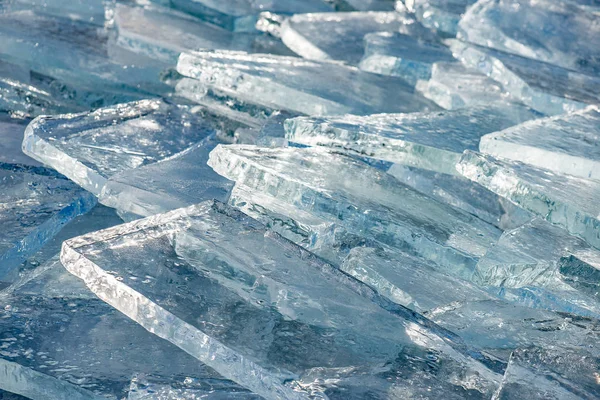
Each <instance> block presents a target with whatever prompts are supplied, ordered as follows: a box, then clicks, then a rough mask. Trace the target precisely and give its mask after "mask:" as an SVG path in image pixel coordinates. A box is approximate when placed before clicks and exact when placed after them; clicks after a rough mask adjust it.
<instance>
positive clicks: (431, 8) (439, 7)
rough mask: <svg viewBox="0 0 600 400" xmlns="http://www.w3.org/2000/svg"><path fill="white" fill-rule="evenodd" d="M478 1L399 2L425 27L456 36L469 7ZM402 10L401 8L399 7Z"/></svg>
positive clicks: (415, 0) (435, 0)
mask: <svg viewBox="0 0 600 400" xmlns="http://www.w3.org/2000/svg"><path fill="white" fill-rule="evenodd" d="M476 1H477V0H398V3H402V2H404V6H405V7H406V8H407V9H408V10H409V11H412V12H414V13H415V16H416V18H417V19H418V20H419V22H421V23H422V24H423V25H424V26H426V27H428V28H429V29H432V30H434V31H436V32H438V34H440V35H442V36H455V35H456V33H457V31H458V23H459V21H460V19H461V17H462V15H463V14H464V12H465V11H466V10H467V8H468V7H469V6H471V5H472V4H473V3H475V2H476ZM397 8H400V7H397Z"/></svg>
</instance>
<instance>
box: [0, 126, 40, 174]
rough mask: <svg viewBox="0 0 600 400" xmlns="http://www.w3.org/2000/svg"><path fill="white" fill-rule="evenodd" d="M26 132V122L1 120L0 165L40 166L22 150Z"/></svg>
mask: <svg viewBox="0 0 600 400" xmlns="http://www.w3.org/2000/svg"><path fill="white" fill-rule="evenodd" d="M24 130H25V124H24V121H21V120H11V119H3V118H0V163H8V164H23V165H32V166H40V163H38V162H37V161H35V160H34V159H33V158H31V157H28V156H26V155H25V154H23V151H22V150H21V143H22V142H23V131H24Z"/></svg>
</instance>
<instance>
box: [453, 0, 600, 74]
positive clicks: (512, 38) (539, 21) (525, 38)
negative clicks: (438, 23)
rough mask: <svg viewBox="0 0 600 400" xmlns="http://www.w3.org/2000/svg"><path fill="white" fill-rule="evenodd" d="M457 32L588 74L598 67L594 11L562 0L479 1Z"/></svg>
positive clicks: (599, 29) (599, 30) (599, 33)
mask: <svg viewBox="0 0 600 400" xmlns="http://www.w3.org/2000/svg"><path fill="white" fill-rule="evenodd" d="M459 29H460V33H459V37H460V38H462V39H464V40H466V41H469V42H472V43H476V44H479V45H482V46H488V47H492V48H495V49H497V50H501V51H505V52H509V53H514V54H518V55H521V56H523V57H528V58H532V59H536V60H539V61H543V62H547V63H551V64H555V65H558V66H561V67H563V68H567V69H570V70H574V71H579V72H582V73H585V74H589V75H592V76H597V75H598V73H599V72H600V25H599V24H598V15H596V13H594V12H590V11H589V10H588V9H585V8H583V7H580V6H578V5H576V4H574V2H573V1H564V0H524V1H520V2H519V3H518V7H517V6H515V3H514V2H512V1H510V0H479V1H478V2H477V3H476V4H475V5H474V6H473V7H471V8H470V9H469V10H468V12H467V13H466V14H465V16H464V17H463V18H462V19H461V21H460V28H459Z"/></svg>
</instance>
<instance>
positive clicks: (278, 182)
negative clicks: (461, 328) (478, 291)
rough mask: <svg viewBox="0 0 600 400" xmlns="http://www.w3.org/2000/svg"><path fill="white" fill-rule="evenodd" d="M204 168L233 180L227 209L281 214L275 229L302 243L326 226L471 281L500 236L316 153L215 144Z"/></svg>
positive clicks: (361, 167)
mask: <svg viewBox="0 0 600 400" xmlns="http://www.w3.org/2000/svg"><path fill="white" fill-rule="evenodd" d="M208 164H209V165H210V166H211V167H212V168H213V169H214V170H215V171H216V172H217V173H219V174H221V175H223V176H225V177H226V178H228V179H231V180H233V181H235V182H236V190H234V193H232V197H231V200H230V204H233V205H235V206H239V207H242V209H243V210H244V211H246V212H248V213H250V214H251V215H252V216H255V217H258V218H264V216H262V215H261V214H266V215H272V213H274V214H279V215H283V216H285V218H284V219H283V221H287V222H284V223H283V224H282V226H281V229H282V230H283V231H290V232H289V233H285V235H286V236H287V235H288V234H290V235H292V236H291V237H292V238H293V237H294V236H295V235H300V237H301V236H303V235H305V233H304V232H308V234H307V235H306V236H308V237H309V238H308V242H309V243H310V242H311V241H312V242H314V241H315V239H314V238H313V239H310V236H311V235H317V236H323V240H325V241H327V240H330V239H328V233H327V232H326V231H327V230H330V228H331V226H332V225H333V226H334V227H337V228H338V233H339V234H341V235H342V236H343V235H347V236H348V237H350V238H352V237H358V238H365V239H369V240H376V241H378V242H381V243H385V244H388V245H390V246H392V247H395V248H398V249H401V250H405V251H407V252H410V253H412V254H417V255H419V256H422V257H425V258H428V259H430V260H432V261H434V262H436V263H438V264H441V265H443V266H444V267H445V268H446V269H447V270H448V271H449V272H450V273H453V274H456V275H459V276H470V275H471V274H472V269H473V268H474V265H475V263H476V260H477V259H478V257H480V256H482V255H483V254H484V253H485V251H486V250H487V248H488V247H489V246H491V245H492V244H493V243H494V242H495V241H496V240H497V238H498V237H499V233H500V231H499V230H498V229H497V228H495V227H494V226H492V225H490V224H487V223H485V222H483V221H482V220H480V219H478V218H476V217H474V216H471V215H468V214H466V213H463V212H461V211H459V210H456V209H453V208H452V207H450V206H448V205H445V204H442V203H438V202H437V201H435V200H433V199H431V198H428V197H427V196H424V195H422V194H420V193H418V192H416V191H414V190H413V189H411V188H409V187H407V186H405V185H403V184H401V183H400V182H398V181H397V180H396V179H394V178H393V177H392V176H390V175H387V174H385V173H384V172H381V171H378V170H376V169H375V168H372V167H369V166H367V165H366V164H363V163H362V162H360V161H356V160H354V159H352V158H349V157H346V156H343V155H339V154H335V153H332V152H329V151H327V150H326V149H323V148H303V149H300V148H275V149H269V148H259V147H255V146H242V145H231V146H217V147H216V148H215V150H213V151H212V152H211V154H210V158H209V162H208ZM244 192H247V193H248V192H249V193H250V196H249V197H245V196H244V195H243V194H244ZM240 194H241V195H240ZM289 219H291V221H288V220H289ZM262 220H263V221H264V219H262ZM298 227H300V228H303V229H298ZM334 231H335V228H334ZM288 237H289V236H288ZM334 238H335V235H334ZM292 240H294V241H297V240H296V239H292ZM349 240H350V242H349V243H350V244H342V245H343V246H350V248H351V247H355V246H356V244H355V245H352V240H356V239H349ZM343 242H344V241H343V240H342V243H343ZM360 242H361V240H360V239H358V243H360ZM325 246H327V247H331V246H333V245H332V244H326V245H325ZM348 250H349V249H348ZM328 259H329V258H328Z"/></svg>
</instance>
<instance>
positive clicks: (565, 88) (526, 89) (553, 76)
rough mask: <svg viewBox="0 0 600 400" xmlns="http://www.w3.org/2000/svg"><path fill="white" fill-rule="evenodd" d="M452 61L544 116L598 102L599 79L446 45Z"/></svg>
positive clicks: (492, 52)
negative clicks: (459, 63)
mask: <svg viewBox="0 0 600 400" xmlns="http://www.w3.org/2000/svg"><path fill="white" fill-rule="evenodd" d="M448 43H449V45H450V48H451V49H452V53H453V54H454V57H456V58H458V59H459V60H460V61H461V62H462V63H463V64H464V65H465V66H466V67H468V68H473V69H476V70H479V71H480V72H482V73H484V74H485V75H487V76H489V77H490V78H492V79H493V80H495V81H496V82H498V83H499V84H501V85H502V87H503V89H504V90H506V91H507V92H508V93H509V94H510V95H511V97H512V98H514V99H516V100H518V101H521V102H523V103H524V104H526V105H528V106H530V107H532V108H534V109H536V110H538V111H540V112H542V113H544V114H548V115H557V114H563V113H565V112H570V111H575V110H578V109H581V108H584V107H585V106H586V105H587V104H597V103H599V102H600V79H599V78H598V77H597V76H593V75H585V74H582V73H578V72H575V71H571V70H568V69H565V68H561V67H557V66H555V65H552V64H548V63H544V62H540V61H536V60H531V59H528V58H525V57H521V56H518V55H513V54H509V53H504V52H502V51H498V50H494V49H490V48H485V47H479V46H476V45H472V44H468V43H463V42H460V41H458V40H451V41H449V42H448Z"/></svg>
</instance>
